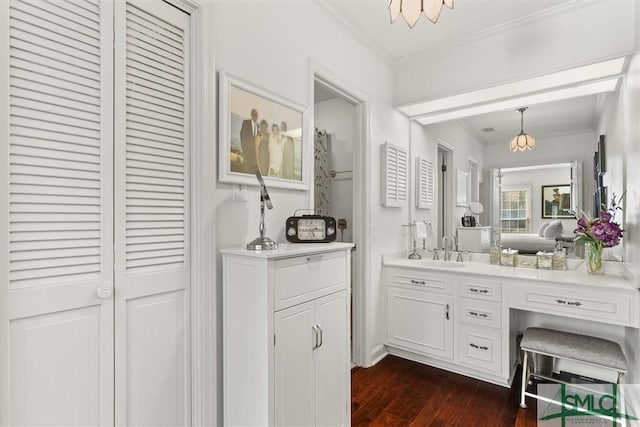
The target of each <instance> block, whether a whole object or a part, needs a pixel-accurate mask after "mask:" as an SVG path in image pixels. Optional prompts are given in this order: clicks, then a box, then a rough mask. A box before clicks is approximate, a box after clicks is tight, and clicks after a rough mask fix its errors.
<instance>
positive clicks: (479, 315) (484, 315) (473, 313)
mask: <svg viewBox="0 0 640 427" xmlns="http://www.w3.org/2000/svg"><path fill="white" fill-rule="evenodd" d="M469 316H474V317H482V318H484V319H486V318H488V317H489V315H488V314H487V313H478V312H477V311H469Z"/></svg>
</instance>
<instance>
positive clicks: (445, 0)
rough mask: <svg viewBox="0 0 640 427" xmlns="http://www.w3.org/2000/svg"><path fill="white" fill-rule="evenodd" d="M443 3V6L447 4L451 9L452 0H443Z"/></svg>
mask: <svg viewBox="0 0 640 427" xmlns="http://www.w3.org/2000/svg"><path fill="white" fill-rule="evenodd" d="M443 3H444V5H445V6H447V7H448V8H449V9H453V0H443Z"/></svg>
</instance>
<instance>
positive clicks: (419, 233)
mask: <svg viewBox="0 0 640 427" xmlns="http://www.w3.org/2000/svg"><path fill="white" fill-rule="evenodd" d="M427 237H428V236H427V224H425V223H424V222H422V221H421V222H416V239H417V240H422V239H426V238H427Z"/></svg>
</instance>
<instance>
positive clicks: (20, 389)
mask: <svg viewBox="0 0 640 427" xmlns="http://www.w3.org/2000/svg"><path fill="white" fill-rule="evenodd" d="M0 8H1V10H2V12H0V18H1V19H2V26H3V28H2V29H1V30H0V34H1V35H2V47H1V48H0V54H1V55H2V66H1V67H2V71H1V72H0V85H1V86H2V88H0V99H2V102H3V103H4V102H6V100H8V104H3V107H2V110H0V112H1V115H2V118H0V134H1V135H2V137H1V142H0V144H1V149H2V154H0V161H1V163H2V165H1V169H2V174H3V181H2V182H4V183H5V184H4V185H2V189H1V190H0V191H1V192H0V207H1V210H2V212H1V213H0V223H1V224H0V227H2V231H1V232H2V238H1V239H0V240H2V243H1V244H2V254H1V255H0V257H2V260H3V267H5V266H6V267H7V268H3V269H2V272H3V275H4V274H6V276H4V277H3V280H2V281H1V282H0V283H1V284H0V319H1V323H2V325H1V326H0V338H1V339H2V342H1V344H0V362H1V364H2V367H1V368H0V382H1V385H0V387H1V388H0V424H3V425H30V426H35V425H65V426H70V425H82V426H89V425H108V424H112V423H113V299H112V298H111V296H110V295H111V290H112V284H113V258H112V247H113V246H112V245H113V242H112V239H113V238H112V236H113V218H112V212H113V205H112V191H113V187H112V163H113V161H112V153H113V146H112V141H113V135H112V126H113V122H112V105H113V104H112V82H113V72H112V70H113V62H112V24H113V23H112V17H113V12H112V5H111V4H106V5H105V4H100V2H99V1H97V0H96V1H93V0H73V1H45V0H12V1H10V2H5V1H3V2H1V4H0ZM7 31H8V33H7ZM5 49H6V50H5ZM5 107H8V108H5ZM6 183H8V186H7V185H6ZM5 259H6V264H4V261H5ZM5 272H6V273H5ZM7 344H8V345H7Z"/></svg>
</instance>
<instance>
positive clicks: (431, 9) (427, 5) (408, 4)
mask: <svg viewBox="0 0 640 427" xmlns="http://www.w3.org/2000/svg"><path fill="white" fill-rule="evenodd" d="M442 6H447V7H448V8H449V9H453V0H389V13H390V14H391V22H392V23H393V22H396V19H398V17H399V16H400V15H402V16H403V17H404V20H405V21H406V22H407V24H408V25H409V27H410V28H413V27H414V26H415V25H416V23H417V22H418V19H420V16H421V15H422V14H423V13H424V14H425V16H426V17H427V19H428V20H429V21H431V22H433V23H434V24H435V23H436V22H438V18H440V12H441V11H442Z"/></svg>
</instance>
